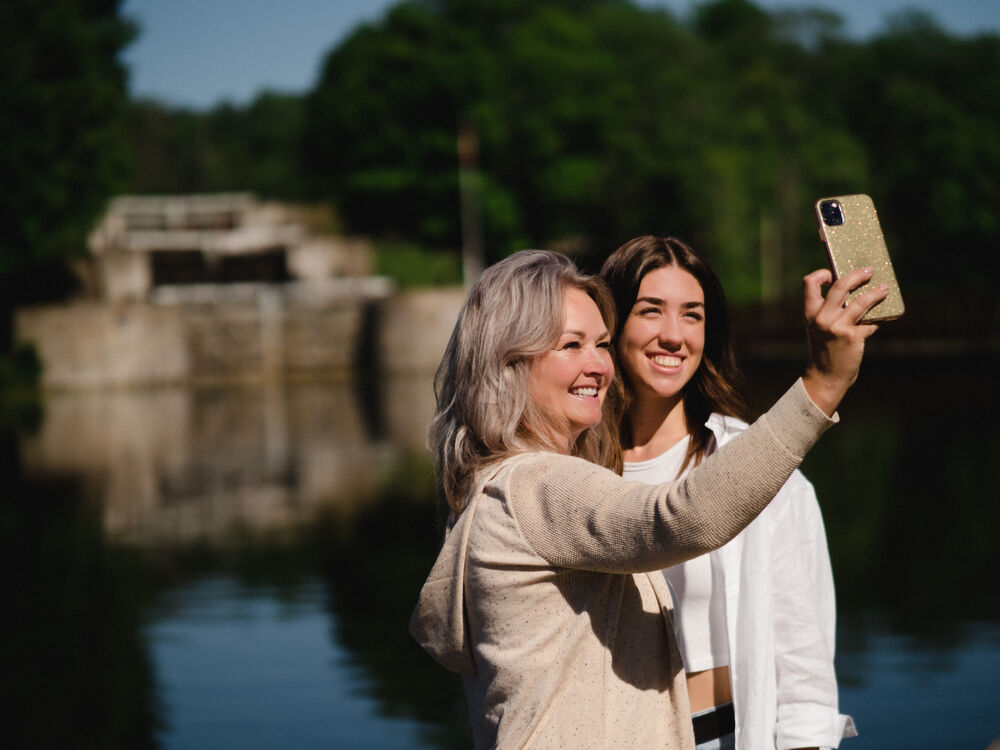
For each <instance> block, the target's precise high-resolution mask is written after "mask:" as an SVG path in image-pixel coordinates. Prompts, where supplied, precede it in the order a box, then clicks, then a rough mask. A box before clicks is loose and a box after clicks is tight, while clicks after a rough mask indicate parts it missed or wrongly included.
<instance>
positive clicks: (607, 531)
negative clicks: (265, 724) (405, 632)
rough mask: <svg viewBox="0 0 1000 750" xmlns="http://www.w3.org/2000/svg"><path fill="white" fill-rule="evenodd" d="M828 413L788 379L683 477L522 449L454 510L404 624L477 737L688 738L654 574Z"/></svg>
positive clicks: (496, 741) (780, 473)
mask: <svg viewBox="0 0 1000 750" xmlns="http://www.w3.org/2000/svg"><path fill="white" fill-rule="evenodd" d="M834 421H836V417H834V419H833V420H831V419H829V418H827V416H826V415H825V414H824V413H823V412H822V411H821V410H820V409H818V408H817V407H816V406H815V405H814V404H813V403H812V401H811V400H810V399H809V397H808V395H807V394H806V392H805V388H804V387H803V385H802V383H801V381H798V382H797V383H796V384H795V385H794V386H793V387H792V388H791V389H790V390H789V391H788V392H787V393H786V394H785V395H784V396H783V397H782V398H781V399H780V400H779V401H778V403H777V404H775V406H774V407H772V408H771V410H770V411H768V412H767V413H766V414H765V415H763V416H762V417H761V418H760V419H758V420H757V422H756V423H754V424H753V425H752V426H751V427H750V428H748V429H747V430H746V431H745V432H744V433H743V434H742V435H740V436H739V437H738V438H736V439H735V440H733V441H732V442H731V443H729V444H728V445H726V446H724V447H723V448H722V449H721V450H719V451H717V452H716V453H715V454H713V455H712V456H710V457H708V458H707V459H706V460H705V461H704V462H703V463H702V464H701V465H700V466H699V467H697V468H696V469H694V470H693V471H691V472H690V473H689V474H688V476H687V477H686V478H685V479H684V480H682V481H681V482H677V483H673V484H665V485H646V484H643V483H639V482H627V481H625V480H623V479H622V478H621V477H620V476H618V475H616V474H614V473H613V472H610V471H607V470H606V469H603V468H601V467H599V466H596V465H594V464H591V463H589V462H587V461H584V460H582V459H578V458H573V457H570V456H564V455H558V454H553V453H546V452H538V453H530V454H524V455H519V456H516V457H514V458H511V459H507V460H506V461H504V462H502V463H500V464H499V465H496V466H493V467H491V468H490V469H489V470H487V471H485V472H483V475H482V476H480V477H479V482H478V483H477V485H476V487H475V488H474V490H473V493H472V495H471V496H470V502H469V505H468V507H467V509H466V510H465V512H463V513H462V514H461V515H460V516H458V517H457V518H454V519H452V524H451V526H450V528H449V531H448V533H447V535H446V538H445V542H444V545H443V547H442V549H441V552H440V554H439V556H438V559H437V562H436V563H435V564H434V567H433V569H432V570H431V573H430V576H429V577H428V579H427V582H426V583H425V584H424V587H423V589H422V591H421V593H420V598H419V602H418V604H417V607H416V610H415V611H414V613H413V618H412V620H411V624H410V631H411V633H412V634H413V636H414V637H415V638H416V640H417V641H418V642H419V643H420V644H421V645H422V646H423V647H424V648H425V649H426V650H427V651H428V652H429V653H430V654H431V656H433V657H434V658H435V659H436V660H437V661H439V662H440V663H441V664H442V665H444V666H445V667H447V668H449V669H451V670H454V671H456V672H459V673H460V674H461V675H462V676H463V683H464V689H465V693H466V698H467V701H468V705H469V717H470V718H469V721H470V726H471V729H472V733H473V736H474V740H475V747H476V748H503V749H504V750H506V749H507V748H553V749H554V748H574V749H576V748H581V749H589V748H595V749H597V748H599V749H601V750H605V749H608V750H610V749H611V748H643V750H648V749H650V748H693V747H694V740H693V735H692V730H691V722H690V717H689V710H688V698H687V687H686V684H685V680H684V671H683V665H682V663H681V660H680V656H679V654H678V652H677V646H676V643H675V640H674V634H673V627H672V625H671V613H672V604H671V600H670V594H669V590H668V589H667V587H666V585H665V582H664V579H663V577H662V575H660V574H659V573H654V574H647V572H649V571H654V572H655V571H659V570H660V569H662V568H666V567H669V566H671V565H675V564H677V563H679V562H682V561H683V560H686V559H689V558H692V557H695V556H697V555H700V554H703V553H705V552H708V551H710V550H713V549H716V548H718V547H720V546H722V545H723V544H725V543H726V542H727V541H729V540H730V539H732V538H733V537H734V536H735V535H736V534H737V533H739V532H740V530H742V529H743V528H744V527H745V526H746V525H747V524H748V523H750V521H752V520H753V519H754V517H756V515H757V514H758V513H759V512H760V511H761V510H762V509H763V508H764V507H765V506H766V505H767V503H768V502H769V501H770V500H771V499H772V498H773V497H774V495H775V494H776V493H777V491H778V490H779V489H780V488H781V486H782V484H784V482H785V480H786V479H788V477H789V475H790V474H791V472H792V471H793V470H794V469H795V468H796V467H797V466H798V464H799V463H800V461H801V460H802V457H803V456H804V455H805V453H806V451H808V450H809V448H810V447H811V446H812V445H813V443H814V442H815V441H816V439H817V438H818V437H819V436H820V434H822V432H823V431H824V430H825V429H827V427H829V426H830V425H831V424H832V423H833V422H834Z"/></svg>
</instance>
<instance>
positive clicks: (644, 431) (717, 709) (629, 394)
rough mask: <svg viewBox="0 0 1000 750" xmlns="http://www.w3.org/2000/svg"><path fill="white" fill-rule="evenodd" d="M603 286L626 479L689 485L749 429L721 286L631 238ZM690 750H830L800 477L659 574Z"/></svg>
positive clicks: (692, 264)
mask: <svg viewBox="0 0 1000 750" xmlns="http://www.w3.org/2000/svg"><path fill="white" fill-rule="evenodd" d="M602 276H603V277H604V278H605V280H606V281H607V282H608V285H609V286H610V287H611V290H612V294H613V295H614V298H615V303H616V308H617V312H618V323H617V327H616V330H615V336H614V339H615V347H616V350H617V352H618V357H619V363H620V367H621V370H622V381H623V385H624V390H623V393H624V404H623V407H624V418H623V420H622V423H621V439H622V448H623V451H624V459H625V465H624V477H625V478H626V479H632V480H638V481H642V482H647V483H650V484H659V483H661V482H669V481H674V480H677V479H680V478H682V477H684V476H685V475H686V474H687V473H688V472H689V471H691V469H692V468H693V467H695V466H697V465H699V464H700V463H701V462H702V461H703V460H704V459H705V457H706V456H708V455H710V454H712V453H713V452H715V450H716V449H717V448H719V447H720V446H723V445H725V444H726V443H728V442H729V441H730V440H732V439H733V438H735V437H736V436H737V435H739V434H740V433H741V432H743V431H744V430H745V429H746V427H747V420H748V409H747V406H746V402H745V401H744V398H743V395H742V393H741V392H740V390H739V383H740V378H739V373H738V371H737V369H736V366H735V363H734V359H733V354H732V350H731V347H730V342H729V331H728V325H727V318H726V308H725V300H724V297H723V293H722V288H721V286H720V284H719V282H718V279H717V278H716V276H715V274H714V273H713V272H712V270H711V269H710V268H709V266H708V265H707V264H706V263H705V261H704V260H702V259H701V258H700V257H699V256H698V255H697V254H695V252H694V251H693V250H692V249H691V248H690V247H688V246H687V245H685V244H684V243H683V242H681V241H679V240H677V239H674V238H669V237H655V236H651V235H647V236H643V237H637V238H636V239H633V240H631V241H629V242H627V243H625V244H624V245H622V246H621V247H620V248H618V250H616V251H615V252H614V253H613V254H612V255H611V256H610V257H609V258H608V260H607V262H606V263H605V265H604V268H603V270H602ZM664 575H665V576H666V579H667V581H668V582H669V584H670V588H671V591H672V593H673V596H674V599H675V601H674V605H675V620H674V626H675V629H676V633H677V640H678V645H679V646H680V651H681V657H682V659H683V662H684V668H685V672H686V673H687V688H688V696H689V700H690V702H691V711H692V714H693V721H694V730H695V740H696V742H697V743H698V745H697V747H698V748H699V749H704V750H709V749H710V748H711V749H717V748H721V749H723V750H726V749H728V748H741V749H743V750H751V749H752V750H762V749H763V748H777V750H788V749H789V748H805V747H837V746H838V744H839V742H840V739H841V737H845V736H852V735H853V734H855V732H854V726H853V722H852V721H851V719H850V717H848V716H844V715H841V714H840V713H839V712H838V710H837V680H836V676H835V674H834V668H833V654H834V627H835V622H834V621H835V605H834V589H833V577H832V573H831V569H830V559H829V555H828V553H827V547H826V537H825V534H824V530H823V520H822V516H821V515H820V510H819V505H818V504H817V502H816V496H815V493H814V492H813V488H812V485H811V484H810V483H809V481H808V480H806V478H805V477H804V476H803V475H802V474H801V473H800V472H799V471H797V470H796V471H795V472H793V473H792V475H791V477H790V478H789V479H788V481H787V482H786V483H785V485H784V486H783V487H782V488H781V490H780V492H779V493H778V495H777V496H776V497H775V499H774V501H773V502H772V503H771V504H770V505H769V506H768V507H767V508H765V509H764V511H763V512H762V513H761V514H760V516H758V517H757V519H756V520H754V521H753V522H752V523H751V524H750V525H749V526H748V527H747V528H746V529H745V530H744V531H742V532H741V533H740V534H739V535H738V536H736V538H735V539H733V540H732V541H731V542H729V543H728V544H726V545H725V546H723V547H721V548H720V549H718V550H715V551H714V552H711V553H709V554H705V555H702V556H699V557H695V558H693V559H691V560H688V561H686V562H683V563H681V564H679V565H676V566H673V567H670V568H668V569H666V570H665V571H664Z"/></svg>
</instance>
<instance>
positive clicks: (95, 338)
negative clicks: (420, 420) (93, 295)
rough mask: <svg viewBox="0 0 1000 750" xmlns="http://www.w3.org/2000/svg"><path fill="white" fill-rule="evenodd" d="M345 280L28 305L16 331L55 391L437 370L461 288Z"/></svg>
mask: <svg viewBox="0 0 1000 750" xmlns="http://www.w3.org/2000/svg"><path fill="white" fill-rule="evenodd" d="M384 281H385V280H383V282H384ZM332 283H333V282H331V284H332ZM339 284H340V285H339V286H337V287H336V288H333V287H329V286H328V287H319V286H317V285H315V284H304V285H295V284H291V285H283V286H277V285H242V286H233V287H227V288H222V287H200V288H199V287H186V288H181V287H178V288H174V289H163V290H160V291H159V292H158V296H157V297H156V298H155V299H154V300H153V301H152V302H128V303H118V304H106V303H96V302H77V303H71V304H65V305H52V306H45V307H35V308H26V309H22V310H19V311H18V312H17V314H16V316H15V336H16V339H17V340H18V341H19V342H27V343H31V344H33V345H34V346H35V347H36V349H37V351H38V353H39V356H40V358H41V360H42V364H43V368H44V369H43V374H42V382H43V386H45V387H47V388H57V389H59V388H94V387H126V386H132V385H152V384H164V383H184V382H204V381H218V382H224V381H230V380H261V379H275V378H280V377H283V376H289V375H330V374H337V373H346V372H350V371H352V370H355V369H357V368H358V367H360V366H365V365H368V364H372V365H374V366H375V367H377V369H378V370H380V371H382V372H385V373H403V374H406V373H433V371H434V369H435V368H436V367H437V364H438V362H439V360H440V358H441V354H442V353H443V352H444V348H445V345H446V344H447V341H448V337H449V336H450V334H451V329H452V326H453V325H454V322H455V319H456V317H457V315H458V311H459V309H460V307H461V305H462V302H463V300H464V293H463V292H462V290H461V289H433V290H421V291H408V292H404V293H392V292H391V285H387V284H386V283H383V284H381V285H379V284H377V283H374V282H372V281H371V280H369V283H367V285H366V284H365V283H363V282H362V281H361V280H354V281H351V282H347V281H344V282H339Z"/></svg>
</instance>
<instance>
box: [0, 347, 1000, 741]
mask: <svg viewBox="0 0 1000 750" xmlns="http://www.w3.org/2000/svg"><path fill="white" fill-rule="evenodd" d="M751 369H752V372H753V373H754V376H755V377H754V382H753V388H754V392H755V394H756V396H757V401H758V403H766V402H768V401H769V400H770V399H771V398H772V397H773V396H774V395H776V394H777V392H778V391H779V390H781V389H782V388H784V387H785V386H786V385H787V384H788V383H789V382H791V379H792V377H793V376H794V374H795V369H794V368H789V367H784V366H774V367H766V366H763V365H754V366H753V367H752V368H751ZM984 370H985V371H988V369H987V368H979V369H977V368H973V367H966V366H952V367H949V366H946V365H942V364H940V363H938V364H937V365H935V368H934V377H933V379H932V378H930V377H928V375H927V374H926V373H927V372H928V368H927V367H926V366H925V365H924V363H921V367H920V368H916V367H913V366H912V365H888V364H884V363H882V364H878V365H875V364H872V363H866V370H865V373H864V375H863V381H862V384H861V385H860V386H859V388H857V389H856V390H855V392H853V393H852V394H851V397H850V398H849V400H848V402H847V403H846V404H845V406H844V408H843V409H842V417H843V419H844V426H843V427H842V428H838V429H835V430H832V431H831V432H830V433H828V434H827V435H826V436H824V438H823V440H822V441H821V443H820V445H819V446H818V447H817V448H816V449H815V451H814V453H812V454H811V455H810V456H809V458H808V459H807V462H806V465H805V467H804V468H805V471H806V473H807V474H808V475H809V476H810V478H811V479H812V480H813V481H814V483H815V484H816V486H817V490H818V492H819V495H820V498H821V503H822V505H823V509H824V515H825V518H826V521H827V527H828V535H829V539H830V545H831V555H832V557H833V561H834V568H835V572H836V575H837V584H838V597H839V602H838V604H839V610H840V613H841V620H840V628H839V637H840V643H839V646H838V648H839V652H838V669H839V672H840V675H841V680H842V685H843V690H842V702H843V703H844V706H845V709H846V710H847V711H849V712H850V713H853V714H854V715H855V717H856V718H857V719H858V721H859V724H860V726H861V730H862V736H861V737H859V738H858V739H856V740H851V748H854V750H863V748H874V747H885V746H896V745H907V746H910V747H917V746H926V747H932V746H934V742H938V746H941V745H940V739H941V738H942V737H943V738H944V740H945V744H946V745H948V746H956V747H957V746H959V745H961V746H968V747H985V745H986V743H987V742H988V741H989V740H990V739H992V736H993V735H996V734H1000V726H998V725H996V722H995V720H994V719H992V718H990V717H992V715H993V714H994V713H995V711H994V710H993V709H994V708H995V705H996V700H997V694H996V691H995V689H994V688H992V687H991V686H992V682H989V681H988V678H987V675H992V674H995V671H996V668H997V667H1000V663H997V659H996V657H995V654H996V653H997V649H996V646H997V645H998V644H1000V599H998V596H1000V594H998V589H997V587H996V586H995V584H994V582H993V574H994V571H996V569H997V562H998V558H1000V555H998V553H997V551H996V545H995V544H994V543H993V539H992V536H993V534H994V532H995V529H996V528H998V525H997V520H998V518H997V516H998V513H1000V510H998V508H997V507H996V499H997V498H998V497H1000V473H998V472H1000V438H998V437H997V436H996V435H995V434H994V433H993V432H992V431H991V430H990V428H991V427H992V424H993V423H994V422H995V419H996V417H997V416H1000V402H998V395H997V393H996V392H995V390H994V389H993V388H992V382H991V381H992V378H991V377H990V376H989V375H983V374H979V373H980V372H983V371H984ZM929 383H933V384H937V386H938V389H937V391H936V392H937V393H938V394H940V393H941V384H943V383H947V384H949V387H948V389H947V390H948V392H949V394H950V395H949V398H947V399H945V398H942V397H941V396H940V395H938V396H937V397H931V396H930V393H931V388H930V387H929ZM42 407H43V415H42V418H41V419H40V420H38V423H37V424H36V425H34V426H33V427H32V425H31V424H30V423H29V424H28V428H26V429H23V430H21V431H20V434H18V435H15V434H13V433H12V432H11V431H10V430H7V431H6V432H3V433H2V440H0V459H2V460H3V465H2V467H0V468H2V469H3V472H2V474H3V476H2V478H0V483H2V484H0V489H2V490H3V503H2V506H0V508H2V516H0V519H2V524H0V533H2V542H3V545H2V549H3V561H4V562H3V565H4V571H3V581H4V583H3V587H4V588H3V593H4V600H5V602H6V603H7V610H8V611H7V614H5V616H4V618H2V621H3V625H2V633H0V635H2V639H0V653H2V655H3V663H4V664H5V666H6V669H5V670H4V675H5V677H4V679H3V680H2V684H3V693H4V694H3V699H4V701H5V705H6V706H8V707H9V708H11V709H12V710H13V711H14V712H15V715H18V716H20V717H21V721H20V722H18V723H17V725H16V726H15V727H14V732H15V737H14V742H13V743H12V744H10V745H8V746H12V747H42V746H45V747H57V746H73V747H84V748H86V747H94V748H106V747H129V748H143V747H150V748H152V747H162V748H181V747H183V748H188V747H203V746H204V747H225V746H234V747H236V746H251V745H252V746H254V747H283V746H288V745H293V746H301V747H305V746H311V745H316V746H319V745H326V746H333V747H358V748H365V747H371V748H393V747H399V748H417V749H419V748H452V747H455V748H458V747H467V744H468V743H467V742H466V740H465V739H464V717H463V706H462V699H461V695H460V692H459V688H458V683H457V680H456V679H455V678H453V677H452V676H451V675H448V674H447V673H445V672H444V671H443V670H441V669H439V668H438V667H436V666H435V665H433V663H432V662H431V661H430V660H429V658H428V657H427V656H426V655H425V654H423V652H422V651H420V649H419V648H417V647H416V646H415V644H413V643H412V641H411V640H410V639H409V637H408V636H407V634H406V622H407V619H408V616H409V612H410V609H411V607H412V605H413V602H414V599H415V596H416V592H417V590H418V589H419V586H420V584H421V582H422V581H423V579H424V577H425V575H426V572H427V570H428V569H429V566H430V563H431V560H432V558H433V555H434V551H435V550H434V548H435V539H436V530H435V528H434V512H433V498H432V495H433V488H432V476H431V467H430V463H429V461H428V459H427V456H426V454H425V451H424V449H423V434H424V427H425V425H426V423H427V421H428V419H429V417H430V414H431V411H432V403H431V393H430V388H429V385H428V383H427V379H426V378H418V379H393V380H390V381H377V380H366V381H364V382H362V383H357V382H316V381H313V382H301V383H285V384H271V385H266V386H263V385H262V386H245V387H233V388H193V389H188V388H176V389H159V390H154V391H134V392H133V391H129V392H82V393H62V394H54V395H52V396H50V397H48V398H47V399H46V401H45V402H44V404H43V405H42ZM991 654H992V655H994V656H992V657H991V656H990V655H991ZM990 658H992V661H989V660H990ZM984 664H986V665H990V666H989V667H988V669H986V668H984V666H983V665H984ZM945 693H946V694H947V697H950V698H951V700H946V699H944V698H943V697H942V696H943V695H944V694H945ZM907 701H909V704H912V705H920V706H924V708H922V709H921V711H922V713H921V715H922V716H924V717H925V718H926V721H925V722H924V723H925V724H926V725H939V726H940V731H939V733H938V734H937V735H935V734H934V731H933V730H932V728H931V726H921V725H920V723H919V722H901V721H900V719H899V718H898V716H896V717H894V718H893V717H889V716H887V715H886V714H885V711H886V710H888V709H890V708H891V707H892V706H894V705H896V704H897V703H900V702H903V703H906V702H907ZM956 718H961V721H959V722H956ZM990 722H994V724H993V725H991V723H990ZM956 724H960V725H961V728H956ZM962 731H964V732H965V734H964V735H962V736H961V737H959V736H958V735H956V732H962ZM907 732H909V733H910V734H909V735H907ZM942 732H943V734H942Z"/></svg>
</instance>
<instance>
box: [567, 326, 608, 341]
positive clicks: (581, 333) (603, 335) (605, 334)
mask: <svg viewBox="0 0 1000 750" xmlns="http://www.w3.org/2000/svg"><path fill="white" fill-rule="evenodd" d="M567 334H569V335H570V336H576V337H577V338H581V339H585V338H587V334H586V333H585V332H584V331H574V330H571V329H569V328H567V329H566V330H565V331H563V332H562V335H563V336H565V335H567ZM603 338H611V333H610V332H609V331H607V330H604V331H601V335H600V336H598V337H597V340H598V341H600V340H601V339H603Z"/></svg>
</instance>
